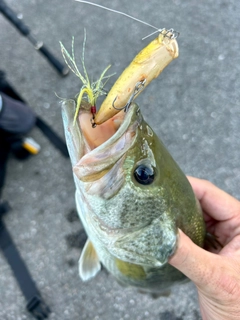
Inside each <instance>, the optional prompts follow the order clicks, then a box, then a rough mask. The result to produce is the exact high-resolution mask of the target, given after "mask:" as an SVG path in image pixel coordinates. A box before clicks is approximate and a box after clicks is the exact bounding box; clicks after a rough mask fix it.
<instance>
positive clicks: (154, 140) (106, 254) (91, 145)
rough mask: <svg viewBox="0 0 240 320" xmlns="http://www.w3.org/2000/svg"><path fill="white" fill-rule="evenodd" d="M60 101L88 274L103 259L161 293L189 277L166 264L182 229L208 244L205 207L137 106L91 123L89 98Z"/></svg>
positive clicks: (83, 268)
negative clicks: (99, 122)
mask: <svg viewBox="0 0 240 320" xmlns="http://www.w3.org/2000/svg"><path fill="white" fill-rule="evenodd" d="M75 109H76V101H75V100H67V101H65V102H63V106H62V110H63V123H64V128H65V135H66V141H67V146H68V150H69V153H70V157H71V162H72V166H73V176H74V181H75V185H76V205H77V210H78V213H79V216H80V219H81V221H82V224H83V226H84V228H85V230H86V233H87V235H88V238H89V240H88V241H87V243H86V245H85V247H84V249H83V251H82V255H81V258H80V261H79V272H80V277H81V278H82V279H83V280H88V279H90V278H92V277H94V276H95V275H96V274H97V272H98V271H99V270H100V268H101V265H100V263H102V264H103V265H104V266H105V267H106V269H107V270H108V271H109V272H110V273H111V274H112V275H113V276H114V277H115V278H116V279H117V280H118V281H119V282H120V283H122V284H125V285H131V286H135V287H138V288H141V289H143V290H145V291H152V292H157V291H162V290H165V289H166V288H168V287H170V286H171V285H173V284H174V283H178V282H181V281H183V280H185V276H184V275H183V274H182V273H181V272H179V271H178V270H177V269H175V268H174V267H172V266H171V265H170V264H168V259H169V257H171V256H172V255H173V254H174V252H175V250H176V248H177V245H178V228H180V229H181V230H183V232H184V233H186V234H187V235H188V236H189V237H190V238H191V239H192V240H193V241H194V242H195V243H196V244H197V245H199V246H203V242H204V237H205V225H204V221H203V217H202V212H201V209H200V206H199V203H198V201H197V200H196V198H195V196H194V193H193V190H192V188H191V186H190V184H189V182H188V180H187V179H186V177H185V175H184V173H183V172H182V171H181V169H180V168H179V166H178V165H177V164H176V162H175V161H174V160H173V158H172V157H171V155H170V154H169V152H168V151H167V149H166V148H165V146H164V145H163V143H162V142H161V141H160V139H159V138H158V137H157V136H156V134H155V133H154V131H153V130H152V129H151V127H150V126H149V125H148V124H147V123H146V122H145V121H144V119H143V117H142V115H141V112H140V109H139V107H138V106H137V104H135V103H132V104H131V106H130V108H129V110H128V112H124V111H120V112H119V113H118V114H116V115H114V116H113V117H112V118H111V119H109V120H108V121H106V122H105V123H103V124H101V125H99V126H97V128H92V126H91V122H90V120H91V117H92V115H91V104H89V103H88V102H86V101H84V100H82V102H81V107H80V111H79V115H78V119H77V122H76V124H75V125H73V118H74V114H75Z"/></svg>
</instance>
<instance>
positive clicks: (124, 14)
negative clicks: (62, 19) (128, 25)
mask: <svg viewBox="0 0 240 320" xmlns="http://www.w3.org/2000/svg"><path fill="white" fill-rule="evenodd" d="M75 1H77V2H82V3H86V4H89V5H92V6H95V7H99V8H101V9H104V10H107V11H111V12H114V13H118V14H121V15H123V16H125V17H127V18H130V19H132V20H135V21H137V22H140V23H142V24H145V25H146V26H149V27H151V28H153V29H156V31H155V32H153V33H151V35H152V34H154V33H156V32H160V33H161V32H162V30H163V29H159V28H157V27H155V26H153V25H151V24H150V23H147V22H145V21H142V20H140V19H138V18H135V17H133V16H130V15H129V14H127V13H124V12H121V11H118V10H114V9H110V8H108V7H104V6H102V5H100V4H97V3H93V2H90V1H85V0H75ZM149 36H150V35H149ZM149 36H146V37H144V38H143V39H142V40H144V39H146V38H148V37H149Z"/></svg>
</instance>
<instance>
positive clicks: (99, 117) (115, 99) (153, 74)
mask: <svg viewBox="0 0 240 320" xmlns="http://www.w3.org/2000/svg"><path fill="white" fill-rule="evenodd" d="M171 32H172V33H171ZM173 32H174V31H173V30H171V31H169V30H165V29H163V31H162V32H160V33H159V35H158V37H157V38H156V39H154V40H153V41H152V42H150V43H149V45H148V46H146V47H145V48H144V49H143V50H142V51H140V52H139V53H138V55H137V56H136V57H135V58H134V59H133V61H132V62H131V63H130V65H129V66H128V67H127V68H126V69H125V70H124V71H123V73H122V74H121V75H120V77H119V78H118V80H117V81H116V82H115V84H114V85H113V87H112V89H111V90H110V91H109V93H108V95H107V97H106V99H105V100H104V101H103V103H102V105H101V107H100V110H99V111H98V113H97V114H96V116H95V119H94V122H95V123H96V124H101V123H103V122H105V121H106V120H108V119H110V118H112V117H113V116H114V115H115V114H116V113H118V112H119V110H121V109H122V108H124V106H125V105H127V104H128V102H129V100H131V97H133V99H134V98H135V97H137V96H138V94H139V93H140V92H142V90H143V89H144V88H146V87H147V85H148V84H149V83H150V82H151V81H152V80H153V79H155V78H157V77H158V76H159V74H160V73H161V72H162V71H163V69H164V68H165V67H166V66H167V65H168V64H169V63H170V62H171V61H172V60H174V59H176V58H177V57H178V54H179V52H178V44H177V40H176V38H175V37H174V34H173ZM138 84H140V85H141V84H142V90H138V92H137V93H136V94H134V91H135V89H136V85H138ZM133 99H132V100H131V102H132V101H133Z"/></svg>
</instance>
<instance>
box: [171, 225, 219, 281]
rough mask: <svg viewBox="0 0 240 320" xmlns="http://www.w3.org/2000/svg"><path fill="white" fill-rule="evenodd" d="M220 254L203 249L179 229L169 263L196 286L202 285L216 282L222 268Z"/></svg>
mask: <svg viewBox="0 0 240 320" xmlns="http://www.w3.org/2000/svg"><path fill="white" fill-rule="evenodd" d="M221 259H222V260H223V259H224V258H221V257H220V256H218V255H216V254H213V253H210V252H208V251H205V250H203V249H202V248H200V247H198V246H197V245H195V244H194V243H193V242H192V241H191V239H190V238H189V237H187V236H186V235H185V234H184V233H183V232H182V231H181V230H179V240H178V248H177V251H176V253H175V254H174V255H173V256H172V257H171V259H170V260H169V263H170V264H171V265H172V266H174V267H175V268H177V269H178V270H179V271H181V272H182V273H183V274H185V275H186V276H187V277H188V278H189V279H190V280H192V281H193V282H194V283H195V284H196V285H197V286H199V287H204V286H208V285H211V284H212V285H213V284H214V282H218V281H219V278H220V277H221V274H219V270H222V269H223V268H222V262H223V261H222V260H221Z"/></svg>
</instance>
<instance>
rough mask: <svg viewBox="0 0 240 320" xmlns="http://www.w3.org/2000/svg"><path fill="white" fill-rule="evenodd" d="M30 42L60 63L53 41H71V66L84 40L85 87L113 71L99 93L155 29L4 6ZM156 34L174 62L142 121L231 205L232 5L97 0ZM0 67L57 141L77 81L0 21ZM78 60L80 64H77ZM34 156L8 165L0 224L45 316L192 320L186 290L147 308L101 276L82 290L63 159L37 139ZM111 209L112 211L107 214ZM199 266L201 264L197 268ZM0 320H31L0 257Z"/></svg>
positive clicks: (12, 2) (57, 3)
mask: <svg viewBox="0 0 240 320" xmlns="http://www.w3.org/2000/svg"><path fill="white" fill-rule="evenodd" d="M6 3H7V4H8V5H9V6H10V7H11V8H12V9H13V10H15V11H16V12H18V13H23V20H24V22H25V23H26V24H27V25H28V26H29V27H30V28H31V30H32V32H33V34H34V35H35V36H36V38H38V39H39V40H43V41H44V43H45V44H46V45H47V46H48V48H49V49H50V50H51V51H52V52H53V53H54V54H55V55H56V56H57V57H58V58H59V59H61V52H60V47H59V40H61V41H63V43H64V44H65V45H66V47H67V48H68V49H70V48H71V37H72V36H75V42H76V56H78V57H80V54H81V49H82V42H83V33H84V27H85V28H86V30H87V44H86V57H85V62H86V67H87V70H88V72H89V74H90V76H92V77H93V78H94V79H96V78H97V77H98V76H99V75H100V74H101V72H102V71H103V69H104V68H105V67H106V66H107V65H108V64H111V65H112V68H111V71H112V72H116V76H114V77H112V78H111V80H110V81H109V83H108V86H107V89H109V88H110V86H111V85H112V84H113V83H114V81H115V80H116V79H117V75H119V74H120V73H121V71H122V70H123V69H124V68H125V67H126V66H127V65H128V64H129V63H130V61H131V60H132V59H133V57H134V56H135V55H136V54H137V53H138V52H139V50H140V49H142V48H143V47H144V46H146V45H147V44H148V42H150V40H151V39H152V38H153V37H152V38H149V39H146V40H144V41H141V38H142V37H144V36H146V35H147V34H149V33H151V32H152V31H153V30H152V29H151V28H149V27H146V26H144V25H141V24H140V23H138V22H135V21H132V20H130V19H128V18H126V17H123V16H121V15H116V14H114V13H111V12H106V11H103V10H101V9H98V8H94V7H90V6H88V5H84V4H80V3H77V2H74V1H72V0H71V1H64V0H50V1H44V0H20V1H17V0H6ZM98 3H101V4H104V5H105V6H109V7H111V8H114V9H117V10H122V11H124V12H126V13H128V14H131V15H133V16H135V17H137V18H139V19H142V20H144V21H147V22H148V23H151V24H153V25H156V26H157V27H159V28H162V27H166V28H174V29H175V30H178V31H179V32H180V37H179V40H178V43H179V48H180V57H179V58H178V59H177V60H175V61H174V62H172V63H171V65H170V66H169V67H168V68H167V69H165V70H164V71H163V73H162V74H161V75H160V77H159V78H158V79H157V80H154V81H153V82H152V83H151V85H150V86H149V87H148V88H147V89H146V90H145V91H144V92H143V93H142V94H141V95H140V96H139V97H138V98H137V102H138V104H139V105H140V107H141V110H142V112H143V114H144V115H145V118H146V119H147V121H148V122H149V124H150V125H151V126H152V127H153V129H154V130H155V131H156V133H157V134H158V136H159V137H160V138H161V139H162V140H163V142H164V143H165V145H166V146H167V147H168V149H169V151H170V153H171V154H172V156H173V157H174V158H175V160H176V161H177V163H178V164H179V165H180V167H181V168H182V169H183V171H184V172H185V173H186V174H189V175H193V176H197V177H200V178H205V179H208V180H210V181H212V182H214V183H215V184H216V185H218V186H219V187H220V188H222V189H224V190H225V191H227V192H229V193H230V194H232V195H233V196H235V197H238V198H240V188H239V184H240V164H239V157H240V139H239V122H240V109H239V107H240V90H239V88H240V77H239V74H240V73H239V71H240V70H239V69H240V55H239V48H240V45H239V37H240V33H239V23H240V20H239V15H240V2H239V1H237V0H235V1H234V0H228V1H224V0H219V1H205V0H203V1H197V0H193V1H185V2H184V1H180V0H170V1H157V0H152V1H144V0H139V1H135V0H133V1H129V0H121V1H110V0H106V1H98ZM0 52H1V59H0V69H3V70H5V71H6V73H7V77H8V80H9V82H11V84H12V85H13V86H14V87H15V88H16V89H17V90H18V92H19V93H20V94H21V95H22V96H23V97H24V98H25V99H26V100H27V101H28V103H29V105H30V106H32V108H33V109H34V111H35V112H36V113H37V114H38V115H39V116H41V117H42V118H43V119H45V120H46V121H47V122H48V123H49V124H50V125H51V126H52V128H54V129H55V130H56V131H57V132H58V133H59V134H60V135H61V136H62V137H63V127H62V120H61V108H60V104H59V99H58V98H57V97H56V95H55V92H56V93H57V94H58V95H59V96H61V97H64V98H69V97H73V96H74V95H75V94H77V93H78V90H79V88H80V85H81V84H80V82H79V80H78V79H77V78H76V77H75V75H73V74H70V75H69V76H68V77H66V78H61V77H60V76H59V75H58V74H57V73H56V72H55V71H54V70H53V68H52V67H51V66H50V65H49V64H48V62H47V61H46V60H45V59H44V58H42V57H41V56H40V55H39V54H38V53H37V52H35V50H34V48H33V47H32V45H31V44H30V43H29V42H28V40H27V39H25V38H24V37H22V36H21V35H20V34H19V33H18V32H17V31H16V30H15V28H13V27H12V25H10V23H9V22H8V21H7V20H6V19H5V18H4V17H3V16H1V15H0ZM79 62H80V59H79ZM31 136H32V137H33V138H34V139H35V140H36V141H37V142H38V143H40V145H41V147H42V149H41V152H40V154H39V155H37V156H35V157H32V158H31V159H29V160H27V161H25V162H19V161H17V160H15V159H11V160H10V161H9V165H8V175H7V181H6V186H5V189H4V193H3V198H4V199H5V200H8V201H9V202H10V204H11V206H12V208H13V210H12V211H11V212H10V213H9V214H7V215H6V216H5V217H4V221H5V224H6V225H7V227H8V229H9V231H10V232H11V234H12V236H13V239H14V241H15V243H16V244H17V247H18V249H19V250H20V252H21V255H22V257H23V258H24V260H25V262H26V263H27V265H28V267H29V269H30V271H31V274H32V275H33V278H34V279H35V281H36V282H37V284H38V287H39V289H40V291H41V293H42V295H43V297H44V299H45V300H46V301H47V303H48V304H49V306H50V307H51V310H52V313H51V315H50V317H49V319H51V320H75V319H87V320H93V319H94V320H115V319H116V320H120V319H121V320H123V319H124V320H125V319H134V320H144V319H149V320H156V319H158V320H180V319H184V320H197V319H200V313H199V307H198V302H197V293H196V290H195V287H194V285H193V284H192V283H188V284H184V285H180V286H177V287H174V288H173V289H172V293H171V295H170V296H169V297H160V298H159V299H153V298H152V297H151V296H148V295H143V294H140V293H137V292H136V291H135V290H134V289H125V288H122V287H121V286H119V285H118V284H117V283H116V282H115V280H114V279H113V278H112V276H110V275H109V274H107V273H106V272H104V271H102V272H101V273H100V274H99V275H98V276H97V277H96V278H95V279H93V280H92V281H90V282H88V283H82V282H81V280H80V279H79V277H78V264H77V262H78V258H79V256H80V253H81V248H82V246H83V238H84V234H83V230H82V226H81V224H80V222H79V221H78V219H77V218H76V214H75V203H74V189H75V188H74V184H73V180H72V172H71V166H70V161H69V160H67V159H65V158H63V157H62V156H61V155H60V153H59V152H58V151H57V150H56V149H55V148H54V147H53V146H52V145H51V144H50V143H49V142H48V140H47V139H46V138H45V137H44V136H43V135H42V134H41V133H40V132H39V131H38V130H37V129H34V130H33V131H32V132H31ZM116 205H117V204H116ZM206 267H207V266H206ZM0 319H1V320H23V319H27V320H30V319H33V318H32V317H31V315H29V314H28V313H27V311H26V310H25V300H24V298H23V296H22V293H21V291H20V289H19V288H18V286H17V283H16V281H15V279H14V277H13V275H12V272H11V269H10V267H9V266H8V264H7V262H6V261H5V259H4V257H3V255H2V254H1V253H0Z"/></svg>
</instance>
